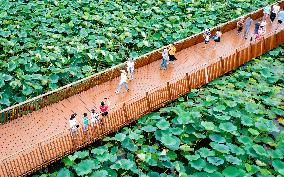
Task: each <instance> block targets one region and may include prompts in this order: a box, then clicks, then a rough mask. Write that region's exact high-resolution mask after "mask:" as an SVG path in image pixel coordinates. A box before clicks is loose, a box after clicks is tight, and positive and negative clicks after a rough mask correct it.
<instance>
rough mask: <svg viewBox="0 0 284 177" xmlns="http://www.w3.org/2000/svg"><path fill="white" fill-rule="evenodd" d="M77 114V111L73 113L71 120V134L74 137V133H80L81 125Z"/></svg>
mask: <svg viewBox="0 0 284 177" xmlns="http://www.w3.org/2000/svg"><path fill="white" fill-rule="evenodd" d="M76 115H77V114H76V113H74V114H72V115H71V117H70V120H69V124H70V134H71V136H72V137H74V135H78V131H77V128H78V127H79V125H78V124H77V120H76Z"/></svg>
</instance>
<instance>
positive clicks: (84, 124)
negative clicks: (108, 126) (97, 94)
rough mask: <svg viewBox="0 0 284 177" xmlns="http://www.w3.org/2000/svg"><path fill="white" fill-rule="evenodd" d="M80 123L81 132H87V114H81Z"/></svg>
mask: <svg viewBox="0 0 284 177" xmlns="http://www.w3.org/2000/svg"><path fill="white" fill-rule="evenodd" d="M82 121H83V131H87V130H88V125H89V119H88V117H87V113H84V114H83V117H82Z"/></svg>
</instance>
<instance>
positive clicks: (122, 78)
mask: <svg viewBox="0 0 284 177" xmlns="http://www.w3.org/2000/svg"><path fill="white" fill-rule="evenodd" d="M120 72H121V75H120V82H119V84H118V87H117V90H116V91H115V93H119V92H120V90H121V88H122V87H123V86H124V87H125V89H126V91H127V92H128V91H129V88H128V84H127V80H128V79H127V74H126V71H125V70H120Z"/></svg>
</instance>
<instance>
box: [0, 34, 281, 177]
mask: <svg viewBox="0 0 284 177" xmlns="http://www.w3.org/2000/svg"><path fill="white" fill-rule="evenodd" d="M283 43H284V30H282V31H279V32H277V33H275V32H272V33H270V34H268V35H267V37H266V38H265V39H264V40H262V41H260V42H257V43H249V44H247V45H245V46H241V47H240V48H238V49H236V50H233V51H229V52H228V53H227V54H225V55H223V56H222V57H220V58H217V59H215V60H212V61H211V63H208V64H204V65H202V66H201V67H199V68H196V69H195V70H193V71H191V72H189V73H184V75H180V76H177V77H176V78H175V79H173V80H171V81H169V82H167V83H164V84H162V85H160V86H159V87H156V88H155V89H152V90H150V91H149V92H147V93H145V94H144V95H142V96H137V97H135V98H132V100H134V101H127V103H123V104H120V105H117V106H116V107H115V108H113V109H112V111H110V114H109V116H108V117H107V118H105V119H103V124H98V125H97V126H95V127H91V126H89V130H88V131H87V132H83V130H82V126H80V128H79V129H78V131H79V135H78V136H76V139H73V138H72V137H71V136H70V134H69V132H68V131H63V132H61V133H59V134H57V135H55V136H53V137H50V138H48V139H47V140H44V141H42V142H41V143H39V144H37V145H34V146H31V147H30V148H27V149H25V150H23V151H20V152H17V153H15V154H13V155H12V156H10V157H7V158H5V159H3V160H1V162H0V176H1V177H6V176H9V177H11V176H20V175H27V174H30V173H32V172H33V171H35V170H37V169H40V168H42V167H43V166H46V165H48V164H50V163H52V162H54V161H56V160H58V159H60V158H62V157H64V156H65V155H67V154H70V153H71V152H74V151H76V150H78V149H80V148H81V147H84V146H86V145H88V144H90V143H92V142H93V141H94V140H98V139H101V138H102V137H104V136H105V135H107V134H109V133H111V132H115V131H117V130H118V129H119V128H121V127H123V126H125V125H127V124H129V123H131V122H133V121H135V120H137V119H138V118H139V117H141V116H142V115H145V114H147V113H149V112H151V111H153V110H155V109H158V108H160V107H162V106H164V105H165V104H167V103H168V102H171V101H173V100H175V99H176V98H178V97H179V96H181V95H184V94H186V93H188V92H190V90H191V89H192V88H198V87H200V86H202V85H204V84H206V83H207V82H210V81H211V80H214V79H215V78H217V77H219V76H221V75H223V74H225V73H227V72H229V71H231V70H234V69H235V68H237V67H239V66H240V65H242V64H244V63H246V62H247V61H249V60H250V59H252V58H255V57H257V56H260V55H261V54H263V53H265V52H267V51H269V50H271V49H273V48H275V47H276V46H278V45H280V44H283Z"/></svg>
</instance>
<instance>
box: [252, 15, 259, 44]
mask: <svg viewBox="0 0 284 177" xmlns="http://www.w3.org/2000/svg"><path fill="white" fill-rule="evenodd" d="M259 27H260V22H259V21H258V20H256V21H255V24H254V30H253V33H254V38H255V39H256V36H257V35H258V30H259ZM250 41H252V37H251V38H250Z"/></svg>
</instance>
